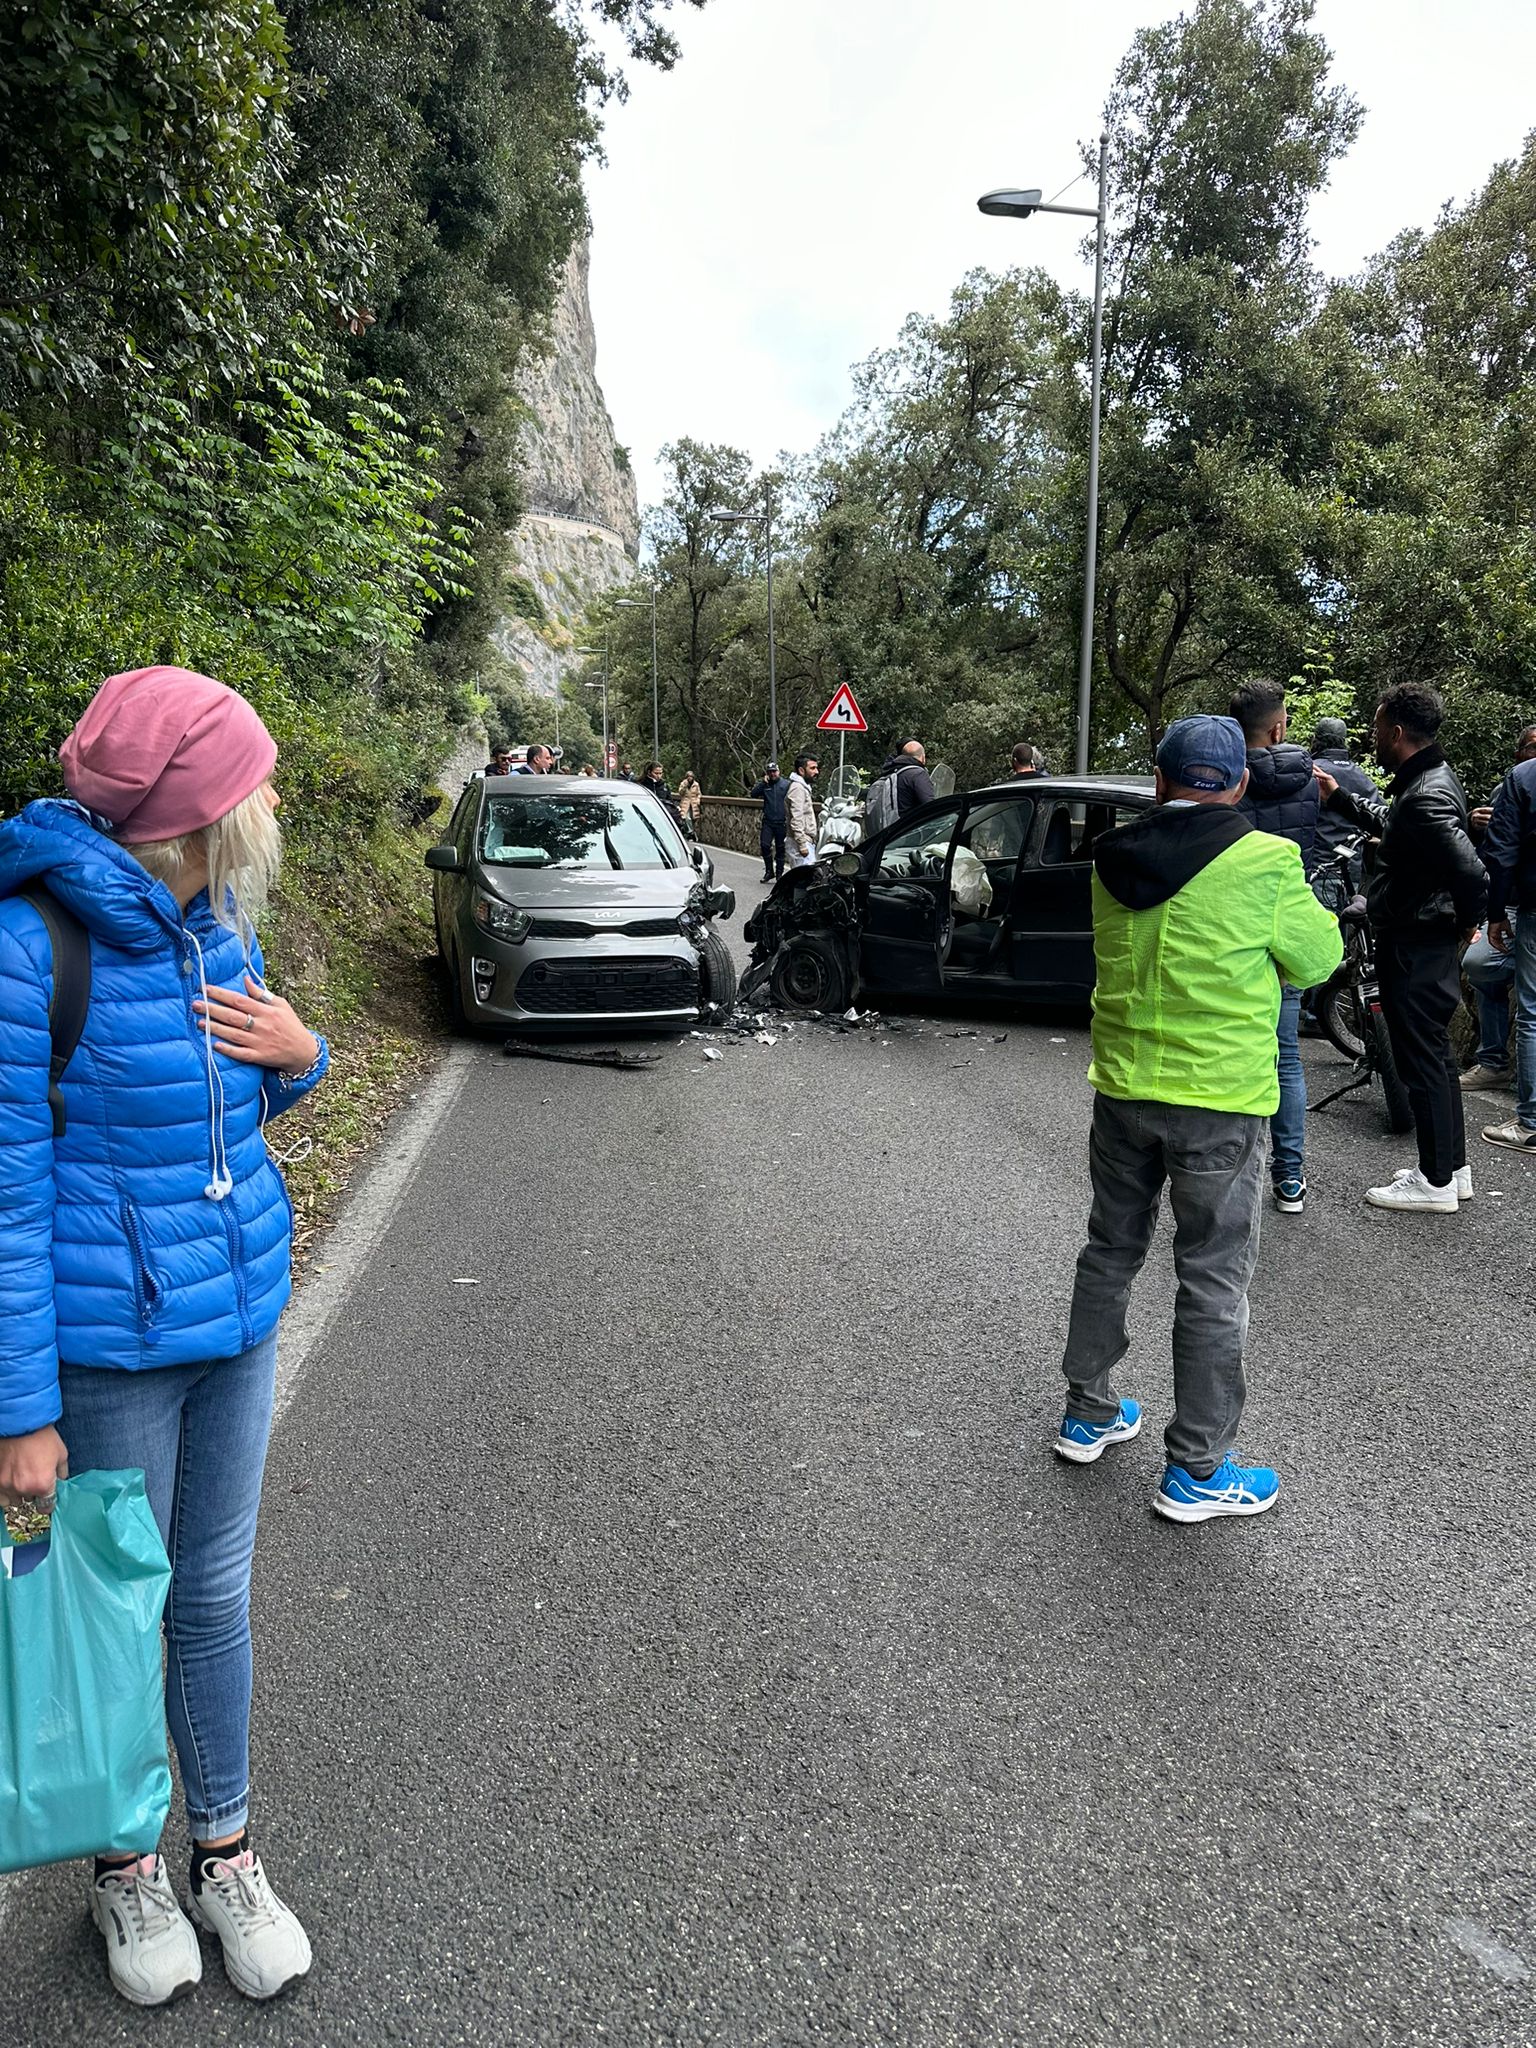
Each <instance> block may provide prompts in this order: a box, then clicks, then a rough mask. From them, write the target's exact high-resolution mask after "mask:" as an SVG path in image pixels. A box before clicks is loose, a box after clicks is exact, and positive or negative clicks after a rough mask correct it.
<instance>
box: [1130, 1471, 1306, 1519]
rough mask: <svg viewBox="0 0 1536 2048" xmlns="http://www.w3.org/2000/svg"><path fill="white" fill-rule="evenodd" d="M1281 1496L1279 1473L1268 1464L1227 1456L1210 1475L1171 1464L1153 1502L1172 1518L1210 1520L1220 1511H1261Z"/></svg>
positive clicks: (1246, 1513)
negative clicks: (1203, 1476) (1242, 1461)
mask: <svg viewBox="0 0 1536 2048" xmlns="http://www.w3.org/2000/svg"><path fill="white" fill-rule="evenodd" d="M1279 1498H1280V1475H1279V1473H1278V1472H1272V1471H1271V1470H1270V1468H1269V1466H1268V1465H1239V1464H1238V1462H1237V1460H1236V1459H1235V1458H1228V1459H1226V1460H1225V1462H1224V1463H1222V1464H1220V1465H1218V1466H1217V1467H1216V1470H1215V1471H1214V1472H1213V1473H1212V1474H1211V1476H1210V1478H1209V1479H1197V1478H1196V1477H1195V1475H1194V1473H1193V1472H1186V1471H1185V1469H1184V1467H1183V1466H1182V1465H1170V1466H1169V1467H1168V1469H1167V1470H1166V1471H1165V1472H1164V1474H1163V1483H1162V1485H1161V1486H1159V1488H1158V1489H1157V1492H1156V1493H1155V1494H1154V1495H1153V1496H1152V1505H1153V1507H1155V1508H1156V1509H1157V1512H1158V1513H1159V1514H1160V1515H1163V1516H1165V1517H1166V1518H1167V1519H1168V1520H1169V1521H1170V1522H1209V1521H1211V1520H1213V1519H1214V1517H1215V1516H1217V1515H1262V1514H1264V1513H1265V1512H1266V1510H1267V1509H1269V1508H1272V1507H1273V1506H1274V1504H1275V1502H1276V1501H1277V1500H1278V1499H1279Z"/></svg>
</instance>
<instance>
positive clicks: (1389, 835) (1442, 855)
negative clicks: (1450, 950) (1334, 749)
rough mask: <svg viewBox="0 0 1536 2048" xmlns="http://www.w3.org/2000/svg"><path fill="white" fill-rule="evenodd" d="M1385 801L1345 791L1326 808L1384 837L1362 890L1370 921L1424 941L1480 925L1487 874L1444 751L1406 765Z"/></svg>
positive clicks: (1422, 753)
mask: <svg viewBox="0 0 1536 2048" xmlns="http://www.w3.org/2000/svg"><path fill="white" fill-rule="evenodd" d="M1387 796H1388V801H1387V802H1385V803H1383V802H1382V801H1381V800H1380V799H1379V798H1376V797H1365V796H1357V795H1355V794H1354V793H1353V792H1351V791H1349V790H1346V789H1342V788H1341V789H1338V790H1336V791H1335V792H1334V794H1333V795H1332V796H1331V797H1330V798H1329V799H1328V808H1329V810H1331V811H1334V812H1336V813H1339V814H1341V815H1342V816H1344V817H1346V818H1351V819H1353V820H1354V822H1355V823H1356V824H1357V825H1360V826H1362V827H1363V828H1364V829H1365V830H1366V831H1367V832H1376V833H1379V834H1380V835H1381V846H1380V848H1379V850H1378V852H1377V854H1376V859H1375V862H1374V864H1373V866H1372V868H1371V874H1370V880H1369V881H1368V882H1367V884H1366V892H1365V897H1366V904H1367V907H1368V908H1369V910H1370V914H1371V923H1372V924H1373V925H1375V926H1376V927H1377V929H1378V930H1381V931H1390V932H1396V933H1398V934H1400V935H1401V936H1402V937H1405V938H1416V939H1423V940H1425V941H1426V942H1427V941H1429V940H1444V939H1448V938H1454V936H1455V935H1456V933H1457V932H1458V931H1467V930H1470V928H1471V927H1472V926H1473V925H1475V924H1479V923H1481V921H1482V916H1483V906H1484V904H1485V903H1486V902H1487V899H1488V875H1487V870H1486V869H1485V868H1484V866H1483V864H1482V862H1481V861H1480V860H1479V859H1478V856H1477V849H1476V847H1474V846H1473V844H1472V841H1471V840H1470V839H1469V838H1468V837H1467V796H1466V791H1465V790H1464V789H1463V788H1462V786H1461V784H1460V782H1459V781H1458V780H1457V779H1456V772H1455V770H1454V769H1453V768H1452V767H1451V766H1450V764H1449V762H1448V761H1447V760H1446V758H1445V756H1444V754H1443V753H1441V751H1440V749H1439V748H1438V747H1421V748H1420V749H1419V751H1418V753H1416V754H1414V755H1413V756H1412V757H1411V758H1410V759H1409V760H1407V761H1405V762H1404V763H1403V765H1402V767H1401V768H1399V769H1398V771H1397V773H1396V774H1395V775H1394V776H1393V778H1392V784H1391V787H1390V789H1389V790H1388V792H1387Z"/></svg>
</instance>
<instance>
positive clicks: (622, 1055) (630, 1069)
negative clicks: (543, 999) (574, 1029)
mask: <svg viewBox="0 0 1536 2048" xmlns="http://www.w3.org/2000/svg"><path fill="white" fill-rule="evenodd" d="M502 1051H503V1052H504V1053H505V1054H506V1056H507V1058H508V1059H509V1060H512V1059H517V1060H559V1061H561V1062H562V1063H563V1064H564V1065H566V1066H572V1067H616V1068H617V1069H618V1071H619V1072H620V1073H621V1074H643V1073H648V1072H649V1071H650V1069H651V1068H652V1067H654V1066H657V1065H659V1064H660V1061H661V1054H660V1053H659V1052H626V1051H625V1050H624V1048H623V1047H622V1046H617V1045H590V1046H583V1045H530V1044H529V1042H528V1041H527V1039H525V1038H509V1039H508V1040H507V1042H506V1044H505V1045H504V1046H503V1047H502Z"/></svg>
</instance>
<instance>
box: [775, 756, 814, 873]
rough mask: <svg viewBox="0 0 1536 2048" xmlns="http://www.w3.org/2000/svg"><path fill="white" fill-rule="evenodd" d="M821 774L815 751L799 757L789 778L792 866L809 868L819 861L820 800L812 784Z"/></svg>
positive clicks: (787, 816)
mask: <svg viewBox="0 0 1536 2048" xmlns="http://www.w3.org/2000/svg"><path fill="white" fill-rule="evenodd" d="M820 773H821V769H820V766H819V764H818V762H817V760H816V756H815V755H814V754H799V755H797V756H796V758H795V772H794V774H793V775H791V776H790V778H789V794H788V797H787V799H786V801H785V806H784V810H785V821H786V823H787V825H788V828H789V864H790V866H791V867H792V868H808V867H811V866H812V865H813V864H814V863H815V859H816V799H815V798H814V797H813V796H812V795H811V784H812V783H813V782H814V781H815V780H816V777H817V776H818V775H819V774H820Z"/></svg>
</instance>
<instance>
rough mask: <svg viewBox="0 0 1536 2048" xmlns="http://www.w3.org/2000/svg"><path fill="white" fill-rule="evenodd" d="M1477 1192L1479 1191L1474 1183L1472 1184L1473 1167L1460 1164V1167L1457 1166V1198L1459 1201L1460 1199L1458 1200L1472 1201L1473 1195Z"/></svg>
mask: <svg viewBox="0 0 1536 2048" xmlns="http://www.w3.org/2000/svg"><path fill="white" fill-rule="evenodd" d="M1476 1192H1477V1191H1476V1189H1475V1188H1474V1187H1473V1185H1472V1169H1471V1167H1470V1166H1458V1167H1457V1169H1456V1199H1457V1201H1458V1202H1470V1201H1471V1199H1472V1197H1473V1195H1474V1194H1475V1193H1476Z"/></svg>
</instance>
